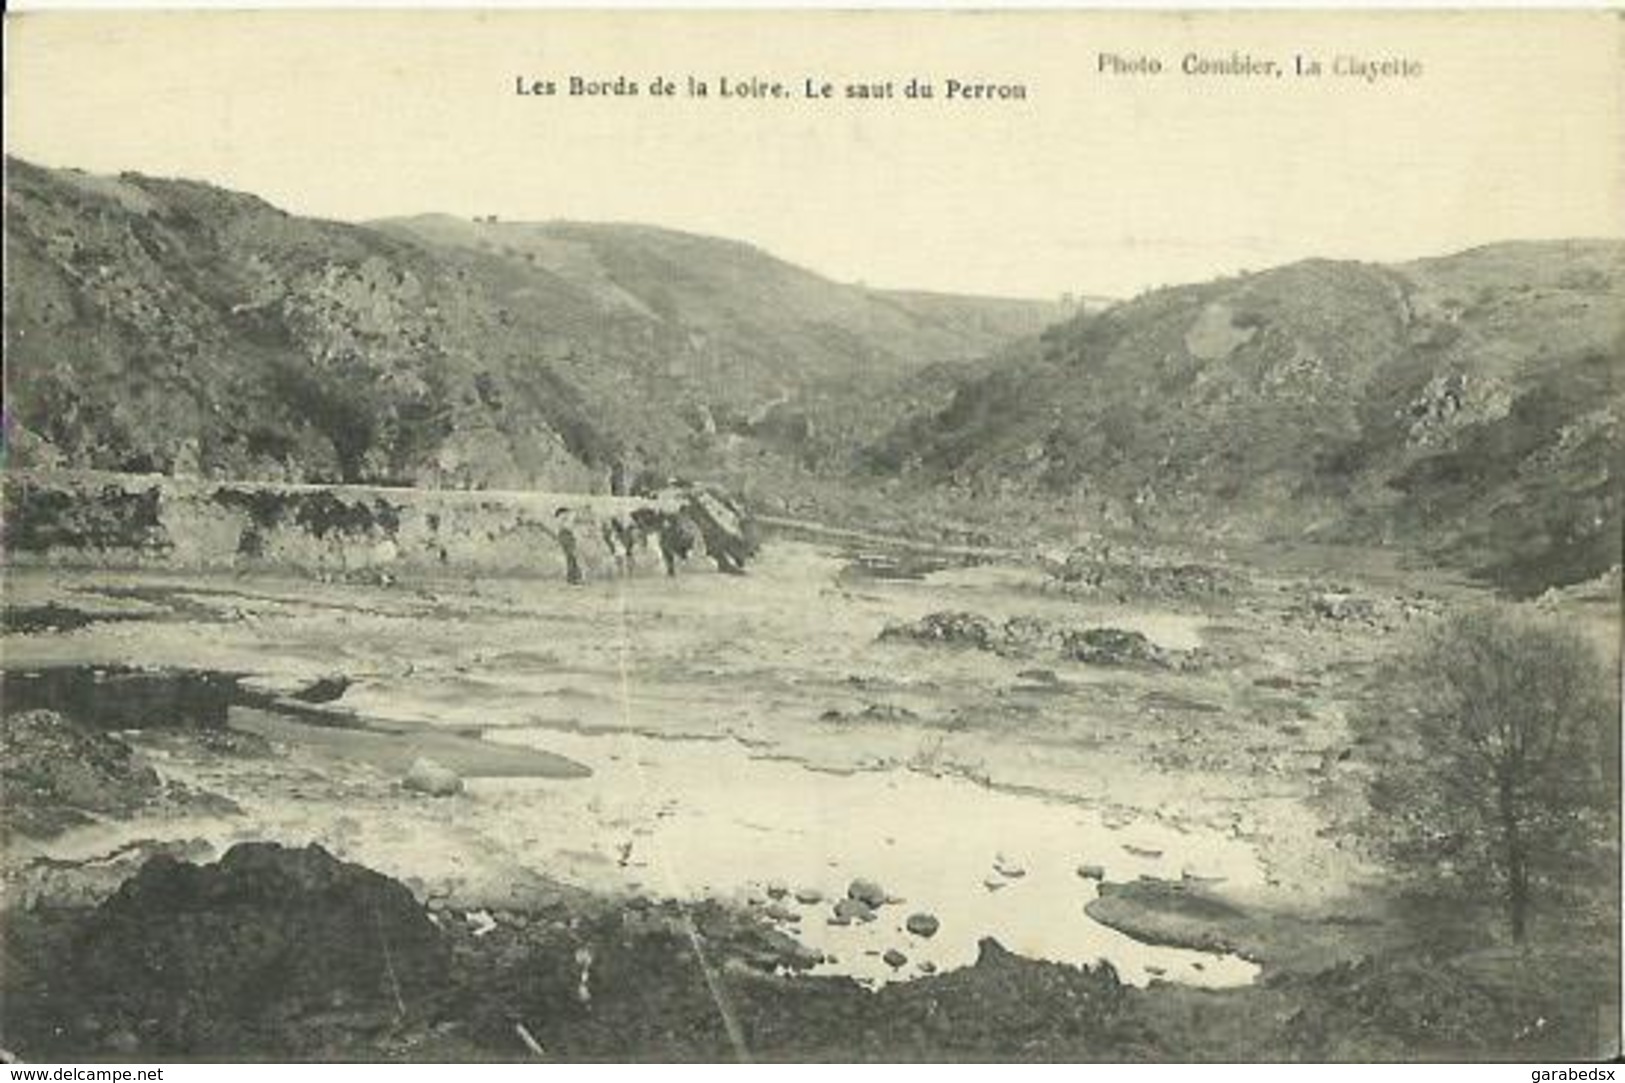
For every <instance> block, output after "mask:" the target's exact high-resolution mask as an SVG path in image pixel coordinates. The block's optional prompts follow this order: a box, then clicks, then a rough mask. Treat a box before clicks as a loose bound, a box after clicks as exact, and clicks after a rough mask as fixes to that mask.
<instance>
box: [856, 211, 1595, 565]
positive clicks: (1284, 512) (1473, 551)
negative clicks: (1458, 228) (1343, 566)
mask: <svg viewBox="0 0 1625 1083" xmlns="http://www.w3.org/2000/svg"><path fill="white" fill-rule="evenodd" d="M1622 302H1625V243H1614V242H1603V241H1596V242H1587V241H1574V242H1550V243H1534V242H1530V243H1509V244H1501V245H1493V246H1489V247H1486V248H1480V249H1475V250H1472V251H1469V252H1464V253H1461V254H1459V255H1454V256H1449V257H1445V258H1441V259H1431V260H1424V261H1419V262H1415V263H1410V264H1404V265H1398V266H1377V265H1371V264H1360V263H1344V262H1332V261H1325V260H1312V261H1308V262H1303V263H1298V264H1293V265H1290V266H1286V267H1282V268H1278V269H1275V270H1271V271H1266V272H1263V273H1260V274H1254V275H1247V276H1243V277H1238V278H1232V279H1226V280H1221V281H1217V282H1210V283H1205V284H1201V285H1194V286H1183V287H1177V288H1173V289H1166V290H1159V291H1156V292H1154V293H1150V294H1147V295H1144V296H1142V297H1139V298H1137V299H1135V300H1133V301H1130V302H1127V303H1124V304H1122V305H1119V306H1117V307H1115V308H1112V309H1109V310H1107V311H1106V312H1105V313H1103V314H1101V315H1099V316H1097V317H1094V318H1079V319H1076V320H1073V321H1069V322H1068V323H1065V324H1062V325H1060V326H1057V327H1055V328H1053V329H1051V330H1050V331H1048V332H1046V333H1045V334H1044V335H1043V336H1042V338H1041V340H1040V341H1039V342H1038V343H1037V344H1035V345H1034V346H1033V348H1032V349H1031V350H1029V351H1027V353H1026V355H1025V356H1022V357H1018V358H1017V359H1015V360H1013V361H1012V362H1011V363H1010V364H1007V365H1002V366H999V367H996V368H994V369H993V370H991V371H989V372H986V373H984V374H982V375H981V376H979V377H977V378H974V379H971V380H969V381H966V382H964V383H962V384H961V385H960V386H959V388H958V389H957V391H956V392H955V393H954V394H953V395H952V397H951V400H950V401H949V402H948V404H947V405H946V406H944V407H942V408H941V409H937V410H927V411H923V412H921V413H918V414H916V415H915V416H913V417H911V418H909V419H907V420H905V421H904V422H903V423H902V424H900V425H899V426H898V427H897V428H895V429H894V430H893V431H892V432H891V433H890V434H889V435H888V436H887V437H886V438H884V439H883V440H881V441H878V442H877V443H876V444H875V446H873V447H872V448H871V449H870V453H869V460H870V462H871V464H872V466H873V467H874V469H876V470H877V471H879V472H881V473H886V474H901V475H903V476H905V477H908V478H911V479H914V480H916V481H927V482H932V483H936V484H941V485H949V486H954V487H958V488H961V489H964V490H966V491H969V492H972V493H974V492H977V491H988V490H994V489H999V490H1009V489H1011V488H1014V489H1017V490H1020V491H1025V492H1030V493H1033V494H1040V495H1044V496H1046V497H1049V498H1052V499H1058V500H1061V501H1062V502H1063V504H1064V506H1065V507H1068V508H1071V509H1073V510H1074V511H1075V512H1076V513H1077V514H1078V515H1079V516H1080V518H1081V519H1082V521H1083V522H1082V525H1085V526H1100V525H1106V526H1112V525H1124V524H1135V525H1138V526H1141V527H1147V528H1159V527H1160V528H1164V529H1174V530H1182V531H1190V530H1194V531H1200V532H1203V533H1208V534H1212V535H1219V536H1225V535H1228V536H1237V537H1275V538H1309V539H1313V540H1317V541H1324V542H1340V541H1352V542H1397V543H1402V544H1416V545H1420V546H1422V547H1424V548H1426V549H1427V550H1429V551H1431V552H1432V553H1434V554H1435V555H1437V556H1439V557H1441V558H1443V559H1446V560H1449V561H1451V562H1454V563H1458V564H1461V565H1463V566H1466V567H1469V568H1471V569H1474V570H1475V571H1477V572H1479V573H1481V574H1484V575H1487V576H1489V577H1491V578H1494V579H1495V580H1497V581H1498V582H1501V583H1502V584H1503V585H1506V586H1508V587H1510V588H1512V589H1515V590H1531V591H1532V590H1538V589H1540V588H1541V587H1544V586H1547V585H1550V584H1551V583H1554V582H1556V583H1564V582H1573V581H1576V580H1580V579H1585V578H1587V577H1589V576H1592V575H1595V574H1597V573H1599V572H1601V571H1603V570H1605V569H1607V568H1608V567H1610V566H1611V565H1613V564H1616V563H1618V561H1619V552H1620V499H1619V496H1620V494H1619V487H1620V465H1621V464H1620V447H1621V429H1620V420H1621V416H1622V412H1625V411H1622V407H1625V403H1622V401H1621V391H1620V385H1619V381H1618V378H1617V377H1618V374H1619V363H1620V343H1621V327H1622V325H1621V314H1622V311H1625V307H1622Z"/></svg>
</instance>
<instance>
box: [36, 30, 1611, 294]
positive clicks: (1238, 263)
mask: <svg viewBox="0 0 1625 1083" xmlns="http://www.w3.org/2000/svg"><path fill="white" fill-rule="evenodd" d="M1621 25H1622V23H1621V22H1620V20H1619V19H1618V17H1616V16H1613V15H1610V14H1607V13H1598V12H1591V13H1566V14H1565V13H1548V14H1530V13H1499V14H1497V13H1487V12H1478V13H1474V14H1466V15H1463V14H1448V13H1447V14H1417V13H1394V12H1368V13H1352V14H1351V13H1343V14H1332V15H1315V14H1303V13H1296V14H1293V13H1274V14H1262V15H1242V14H1234V13H1229V14H1227V13H1205V14H1201V15H1192V14H1183V15H1180V14H1173V15H1167V14H1154V13H1113V14H1100V13H1094V14H1088V13H1073V12H1029V13H1023V14H1014V13H1001V14H996V15H987V14H974V13H967V12H959V13H912V12H887V13H880V12H867V13H851V12H848V13H839V12H816V11H803V12H796V13H790V14H785V13H779V14H771V13H737V12H735V13H728V12H701V13H694V12H690V13H672V12H655V13H629V12H622V13H616V14H606V13H597V14H585V13H567V12H544V13H537V12H531V13H514V12H505V13H490V12H487V13H483V14H480V13H470V12H414V13H399V12H397V13H386V12H378V11H373V12H350V13H321V12H281V13H243V12H237V13H223V14H222V13H213V14H208V13H197V12H193V13H118V12H105V11H104V12H84V13H47V14H27V15H23V16H11V17H8V31H9V32H8V34H7V40H6V53H7V56H6V66H5V114H6V122H7V123H6V136H5V143H6V151H7V153H8V154H13V155H17V156H20V157H22V158H25V159H27V160H30V161H33V162H36V163H39V164H45V165H53V166H71V167H75V168H80V169H84V170H86V171H89V172H96V173H116V172H120V171H124V170H135V171H138V172H142V173H149V174H156V175H163V176H182V177H188V178H193V179H198V180H206V181H209V182H211V183H215V184H220V185H223V186H226V187H230V188H236V189H242V190H246V191H250V192H253V193H255V194H257V195H260V196H262V197H263V198H265V199H267V200H269V201H270V202H272V203H274V204H276V205H278V206H280V207H283V208H285V209H287V210H289V211H291V212H294V213H298V214H305V215H316V216H321V217H328V218H337V219H343V220H351V221H362V220H366V219H369V218H376V217H386V216H392V215H403V214H416V213H424V212H434V211H438V212H446V213H451V214H457V215H465V216H466V215H485V214H496V215H499V216H500V217H502V218H504V219H512V220H546V219H557V218H563V219H575V220H590V221H600V220H602V221H637V222H646V223H652V224H658V225H664V226H669V227H672V228H678V229H686V230H692V231H696V232H702V233H709V234H716V235H721V236H727V237H734V238H737V239H740V240H745V241H749V242H751V243H754V244H757V245H759V246H761V247H762V248H765V249H767V250H768V251H770V252H772V253H773V254H775V255H778V256H780V257H783V258H785V259H788V260H791V261H792V262H795V263H799V264H802V265H804V266H807V267H810V268H812V269H814V270H816V271H818V272H820V273H823V274H826V275H828V276H830V277H832V278H835V279H838V280H841V281H862V282H866V283H868V284H870V285H875V286H887V287H912V288H920V289H934V290H944V291H955V292H967V293H984V294H1000V295H1009V296H1031V297H1053V296H1057V295H1059V294H1062V293H1069V292H1070V293H1082V294H1095V295H1105V296H1114V297H1120V296H1128V295H1131V294H1133V293H1136V292H1138V291H1140V290H1142V289H1145V288H1148V287H1152V286H1157V285H1165V284H1173V283H1177V282H1185V281H1194V280H1199V279H1204V278H1209V277H1213V276H1215V275H1219V274H1229V273H1234V272H1237V271H1240V270H1248V269H1251V270H1257V269H1260V268H1263V267H1267V266H1271V265H1275V264H1279V263H1284V262H1289V261H1291V260H1294V259H1300V258H1305V257H1309V256H1326V257H1334V258H1353V259H1382V260H1396V259H1405V258H1413V257H1418V256H1424V255H1433V254H1442V253H1446V252H1451V251H1457V250H1460V249H1462V248H1466V247H1470V246H1472V245H1475V244H1481V243H1486V242H1490V241H1495V240H1503V239H1514V238H1545V237H1572V236H1591V237H1595V236H1619V235H1621V234H1622V232H1625V228H1622V227H1625V220H1622V216H1625V185H1622V180H1621V178H1622V158H1621V155H1622V146H1625V140H1622V139H1621V138H1620V135H1621V132H1622V130H1625V111H1622V95H1625V90H1622V86H1621V78H1620V66H1619V65H1620V55H1621V42H1622V38H1621V31H1620V27H1621ZM1232 52H1237V53H1242V54H1248V55H1250V56H1252V57H1253V58H1254V59H1255V60H1274V61H1275V62H1276V63H1278V64H1280V65H1282V67H1283V70H1286V69H1288V68H1290V67H1291V65H1292V64H1293V58H1294V57H1295V56H1299V55H1302V56H1306V57H1313V58H1317V59H1320V60H1321V61H1322V62H1323V63H1324V64H1325V66H1326V67H1327V68H1329V67H1330V66H1331V61H1332V60H1333V59H1334V58H1335V57H1337V56H1339V55H1346V56H1354V57H1362V58H1374V59H1389V58H1393V59H1401V60H1408V61H1412V62H1415V63H1418V64H1420V66H1421V74H1420V75H1417V76H1414V77H1410V78H1395V79H1389V80H1383V81H1379V82H1376V83H1368V82H1366V81H1364V80H1362V79H1357V78H1350V77H1341V76H1334V75H1323V76H1321V77H1319V78H1310V77H1299V76H1296V75H1285V76H1282V77H1271V76H1259V77H1245V76H1185V75H1181V74H1179V72H1178V69H1179V67H1180V65H1181V62H1182V59H1183V58H1184V57H1185V56H1186V55H1187V54H1190V53H1196V54H1199V55H1201V56H1203V57H1219V58H1224V57H1229V56H1230V55H1231V53H1232ZM1102 54H1109V55H1113V56H1117V57H1121V58H1124V60H1125V61H1129V62H1132V61H1133V60H1135V59H1136V58H1140V57H1154V58H1157V59H1158V60H1160V62H1161V63H1162V65H1163V69H1164V71H1163V74H1161V75H1156V76H1147V75H1133V74H1116V75H1112V74H1103V73H1102V72H1101V71H1100V66H1101V56H1102ZM572 75H579V76H583V77H586V78H592V79H611V78H614V77H617V76H625V77H627V78H629V79H631V80H633V81H635V82H636V83H638V85H639V87H640V90H641V91H642V93H641V94H640V95H639V96H638V97H636V98H630V97H581V96H571V95H569V94H568V93H567V92H566V91H567V88H568V79H569V77H570V76H572ZM690 75H692V76H694V77H696V78H699V79H703V80H705V81H706V82H707V83H708V85H709V86H710V87H711V88H712V91H713V93H712V95H711V96H709V97H707V98H703V99H702V98H691V97H687V96H685V95H682V94H678V95H674V96H671V97H654V96H651V95H649V93H648V84H649V81H650V80H652V79H656V78H670V79H672V80H673V81H674V82H675V83H677V84H678V86H679V87H686V81H687V78H688V77H689V76H690ZM724 76H726V77H727V78H729V79H730V80H731V81H733V82H736V83H737V82H739V81H744V80H749V79H751V78H760V79H763V80H766V81H769V82H771V81H780V82H783V83H785V84H786V85H787V86H789V87H792V88H794V89H795V90H796V91H798V92H799V91H800V90H801V88H802V87H803V86H804V84H805V80H807V79H809V78H810V79H812V80H814V82H815V83H819V84H822V83H824V82H828V83H830V84H832V86H833V87H834V92H835V97H834V98H833V99H831V100H827V101H826V100H811V99H808V98H806V97H804V96H801V95H800V94H799V93H798V94H797V96H795V97H791V98H788V99H783V100H773V99H767V100H760V99H739V98H728V99H723V98H721V97H719V96H718V95H717V94H716V87H717V85H718V80H719V78H721V77H724ZM911 78H918V79H923V80H928V81H930V82H932V83H933V84H934V85H935V86H936V88H937V97H935V98H934V99H932V100H930V101H922V100H908V99H902V98H894V99H893V100H861V101H848V100H845V99H844V98H843V97H842V96H841V95H842V91H843V88H844V86H845V84H847V83H850V82H868V83H885V82H888V81H890V82H891V83H893V86H894V92H895V93H900V92H901V89H902V87H903V85H904V84H906V83H907V82H908V80H909V79H911ZM951 78H952V79H958V80H960V81H961V82H963V83H978V82H988V83H998V84H1020V85H1022V86H1023V87H1024V89H1025V93H1026V97H1025V98H1024V99H1021V100H1006V101H968V100H955V101H948V100H945V99H944V97H943V96H942V93H943V89H944V87H945V83H946V80H948V79H951ZM519 79H523V80H525V81H527V82H535V81H542V82H546V81H549V80H551V81H553V82H555V84H557V85H558V86H559V89H560V91H561V93H559V94H556V95H553V96H545V95H520V94H517V93H516V92H515V84H516V80H519Z"/></svg>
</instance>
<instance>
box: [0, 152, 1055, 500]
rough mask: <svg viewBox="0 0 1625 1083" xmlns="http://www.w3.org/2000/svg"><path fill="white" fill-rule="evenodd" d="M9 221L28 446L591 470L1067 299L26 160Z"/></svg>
mask: <svg viewBox="0 0 1625 1083" xmlns="http://www.w3.org/2000/svg"><path fill="white" fill-rule="evenodd" d="M5 228H6V241H7V267H6V270H7V275H6V287H5V311H6V357H7V370H8V372H7V385H8V386H7V392H8V398H9V402H10V421H11V426H12V428H11V431H10V434H9V435H10V441H11V448H12V452H13V454H14V455H15V457H16V461H17V462H18V463H19V464H20V465H67V466H79V467H92V468H101V469H113V470H129V471H156V472H165V473H183V474H185V473H204V474H210V475H215V476H224V477H242V478H260V479H290V480H310V481H336V480H343V481H350V482H375V483H407V484H419V485H431V486H433V485H449V486H469V485H480V486H495V487H515V488H517V487H530V486H535V487H545V488H554V489H580V488H590V487H595V486H601V485H602V484H603V483H604V480H605V478H606V477H607V473H608V467H609V464H610V463H612V462H615V461H617V460H624V461H627V462H628V463H629V464H631V465H656V466H659V467H662V468H668V469H676V468H682V469H702V470H703V469H706V468H708V467H709V466H712V465H715V464H716V463H718V462H720V461H726V460H727V459H728V458H729V457H731V456H737V455H739V454H744V453H752V454H760V453H761V447H762V446H768V445H772V444H773V442H774V441H773V439H772V437H773V436H774V430H773V426H772V425H771V424H767V425H765V426H764V425H762V422H763V421H764V419H765V418H766V417H767V415H768V414H769V413H770V412H771V411H772V410H773V409H774V408H776V407H777V408H779V409H786V408H790V407H792V406H793V405H794V404H796V403H797V398H798V396H800V395H802V394H803V393H804V392H805V390H806V389H807V388H809V387H812V386H815V385H822V386H828V385H831V384H839V385H842V386H853V385H854V383H855V382H856V383H859V384H861V383H862V382H864V381H870V380H873V381H876V382H886V381H891V380H895V379H897V378H900V377H901V376H903V375H904V374H906V373H908V372H910V371H911V370H914V369H918V368H921V367H924V366H928V365H932V364H936V363H940V362H945V361H954V360H956V359H964V358H969V357H974V356H977V355H979V354H982V353H986V352H988V351H990V350H993V349H996V348H997V347H999V346H1000V345H1001V344H1002V343H1004V342H1006V341H1008V340H1009V339H1011V338H1015V337H1017V336H1021V335H1028V334H1031V333H1033V332H1035V331H1036V330H1037V329H1038V328H1040V327H1041V326H1043V325H1044V324H1045V323H1047V322H1049V321H1050V320H1052V319H1053V318H1055V316H1056V315H1057V314H1058V313H1059V312H1060V309H1059V308H1058V307H1057V306H1054V305H1050V304H1045V303H1038V302H1033V303H1028V302H1019V301H1015V302H1012V301H1001V300H987V299H979V298H949V297H934V296H933V297H923V298H922V297H918V296H915V295H907V294H888V293H884V292H881V291H873V290H866V289H863V288H860V287H856V286H848V285H842V284H839V283H835V282H831V281H829V280H827V279H823V278H820V277H818V276H817V275H814V274H812V273H810V272H807V271H804V270H801V269H799V268H796V267H793V266H791V265H789V264H786V263H784V262H782V261H780V260H777V259H774V258H773V257H771V256H768V255H766V254H765V253H762V252H760V251H758V250H756V249H753V248H750V247H749V246H746V245H742V244H738V243H736V242H731V241H724V240H718V239H715V238H707V237H697V236H692V235H687V234H681V233H674V232H671V231H666V230H657V229H651V228H646V227H637V226H601V225H583V224H571V223H555V224H546V225H525V224H512V225H510V224H505V223H495V222H478V223H474V222H463V221H460V220H457V219H451V218H446V217H442V216H427V217H422V218H414V219H409V220H400V221H393V222H387V223H380V224H378V225H376V226H358V225H350V224H342V223H335V222H324V221H316V220H312V219H305V218H299V217H296V216H293V215H289V214H287V213H285V212H283V211H281V210H278V209H277V208H275V207H272V206H270V205H269V204H267V203H265V202H264V201H262V200H260V199H257V198H255V197H254V196H251V195H246V194H241V193H234V192H228V191H225V190H222V189H219V188H215V187H212V186H209V185H205V184H199V183H194V182H188V181H173V180H160V179H155V178H151V177H145V176H140V175H136V174H124V175H121V176H119V177H117V178H105V177H94V176H89V175H86V174H83V173H79V172H77V171H73V170H47V169H42V168H39V167H35V166H32V165H29V164H27V163H24V162H20V161H17V160H15V159H8V160H7V178H6V225H5ZM758 428H760V429H761V430H762V434H761V437H760V438H758V435H757V430H758ZM792 435H793V434H792ZM741 442H743V443H744V444H745V445H746V446H745V447H744V448H743V449H741V447H739V446H738V445H739V444H740V443H741Z"/></svg>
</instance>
